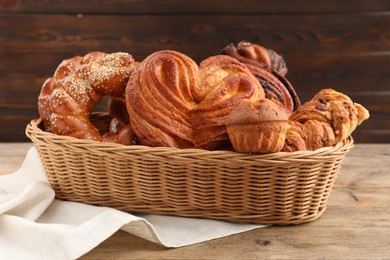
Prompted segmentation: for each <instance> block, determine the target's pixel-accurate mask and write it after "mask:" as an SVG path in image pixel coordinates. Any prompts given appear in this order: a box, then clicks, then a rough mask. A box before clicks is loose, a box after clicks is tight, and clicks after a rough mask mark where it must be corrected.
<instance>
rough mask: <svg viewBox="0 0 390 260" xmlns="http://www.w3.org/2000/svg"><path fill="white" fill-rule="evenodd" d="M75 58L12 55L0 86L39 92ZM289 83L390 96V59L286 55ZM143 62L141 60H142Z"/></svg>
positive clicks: (301, 88)
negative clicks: (63, 64) (63, 63)
mask: <svg viewBox="0 0 390 260" xmlns="http://www.w3.org/2000/svg"><path fill="white" fill-rule="evenodd" d="M72 55H73V54H71V53H69V54H58V53H53V54H51V53H9V54H7V55H5V56H1V55H0V58H1V60H2V61H3V62H1V63H0V76H1V78H0V84H1V86H7V88H8V89H9V88H16V87H18V88H27V87H28V88H38V87H40V86H41V85H42V83H43V82H44V80H45V79H46V78H47V77H50V76H51V75H52V74H53V73H54V70H55V69H56V67H57V66H58V64H59V63H60V62H61V61H62V60H63V59H64V58H69V57H71V56H72ZM285 59H286V62H287V65H288V68H289V72H288V74H287V76H286V77H287V79H288V80H290V82H291V83H292V84H293V86H294V87H295V88H296V89H297V91H298V92H299V93H304V92H306V93H308V94H309V95H314V94H315V93H316V92H317V91H318V90H319V89H322V88H327V87H330V88H336V89H340V91H342V92H347V93H348V94H354V93H371V92H373V91H376V92H378V91H379V92H389V91H390V75H389V68H390V55H382V56H376V55H372V56H369V55H363V56H339V55H336V54H335V55H326V56H324V55H320V56H316V55H285ZM139 60H141V59H139ZM19 90H20V89H17V90H15V91H16V92H17V91H19Z"/></svg>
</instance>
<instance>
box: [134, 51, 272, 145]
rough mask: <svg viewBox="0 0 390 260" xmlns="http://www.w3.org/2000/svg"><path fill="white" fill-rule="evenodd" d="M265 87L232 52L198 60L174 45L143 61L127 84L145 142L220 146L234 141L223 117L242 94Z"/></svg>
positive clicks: (255, 95)
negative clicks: (229, 135) (174, 47)
mask: <svg viewBox="0 0 390 260" xmlns="http://www.w3.org/2000/svg"><path fill="white" fill-rule="evenodd" d="M264 96H265V94H264V90H263V88H262V87H261V85H260V84H259V82H258V81H257V80H256V78H255V77H254V76H253V75H252V73H251V72H250V71H249V70H248V68H247V67H246V66H245V65H244V64H242V63H240V62H239V61H237V60H236V59H234V58H231V57H228V56H225V55H217V56H212V57H210V58H208V59H206V60H204V61H203V62H202V63H201V64H200V65H199V67H198V65H197V64H196V63H195V62H194V61H193V60H192V59H191V58H189V57H188V56H186V55H184V54H182V53H179V52H176V51H170V50H166V51H158V52H155V53H153V54H151V55H150V56H148V57H147V58H146V59H145V60H143V61H142V62H141V64H140V65H139V67H138V69H137V71H136V72H135V74H134V75H133V76H132V77H131V78H130V80H129V82H128V86H127V88H126V102H127V108H128V112H129V115H130V118H131V124H132V128H133V129H134V132H135V133H136V136H137V137H138V139H139V141H140V143H141V144H144V145H149V146H168V147H176V148H192V147H195V148H203V149H217V148H221V147H223V146H224V145H226V144H230V142H229V137H228V135H227V132H226V126H225V124H224V120H225V119H226V117H227V116H228V115H229V113H230V111H231V110H232V109H233V108H234V107H235V106H236V105H237V104H238V102H240V100H242V99H249V100H252V101H255V100H259V99H263V98H264Z"/></svg>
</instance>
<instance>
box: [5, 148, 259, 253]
mask: <svg viewBox="0 0 390 260" xmlns="http://www.w3.org/2000/svg"><path fill="white" fill-rule="evenodd" d="M0 167H1V165H0ZM54 197H55V196H54V191H53V189H52V188H51V186H50V184H49V183H48V181H47V178H46V175H45V170H44V168H43V166H42V163H41V161H40V158H39V155H38V153H37V151H36V149H35V148H31V149H30V150H29V151H28V153H27V156H26V159H25V161H24V162H23V165H22V166H21V167H20V169H19V170H18V171H16V172H14V173H12V174H7V175H0V256H1V258H2V259H76V258H78V257H80V256H82V255H83V254H85V253H87V252H88V251H90V250H91V249H93V248H94V247H96V246H97V245H99V244H100V243H101V242H102V241H104V240H105V239H107V238H108V237H110V236H111V235H112V234H113V233H115V232H116V231H117V230H119V229H122V230H124V231H126V232H129V233H131V234H134V235H136V236H139V237H142V238H144V239H147V240H149V241H152V242H154V243H159V244H161V245H164V246H166V247H181V246H186V245H190V244H194V243H199V242H202V241H207V240H210V239H215V238H219V237H223V236H228V235H232V234H236V233H240V232H244V231H248V230H252V229H255V228H260V227H265V226H264V225H255V224H237V223H229V222H223V221H215V220H207V219H193V218H180V217H170V216H158V215H149V214H142V215H141V214H138V215H137V216H135V215H132V214H129V213H125V212H122V211H119V210H116V209H112V208H107V207H97V206H91V205H86V204H82V203H77V202H66V201H60V200H57V199H55V198H54ZM129 247H131V245H129Z"/></svg>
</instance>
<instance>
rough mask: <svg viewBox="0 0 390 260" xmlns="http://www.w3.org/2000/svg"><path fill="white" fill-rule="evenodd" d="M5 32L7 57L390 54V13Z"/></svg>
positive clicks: (43, 22)
mask: <svg viewBox="0 0 390 260" xmlns="http://www.w3.org/2000/svg"><path fill="white" fill-rule="evenodd" d="M10 25H11V26H10ZM0 28H1V29H0V32H1V38H2V40H1V42H0V48H1V49H2V50H3V52H5V53H8V52H21V53H26V52H34V53H41V52H45V53H46V52H59V53H61V52H64V51H65V50H66V52H68V53H69V52H73V53H85V52H88V51H90V50H91V49H92V50H98V49H100V50H106V51H116V50H126V51H128V52H131V53H137V54H141V55H142V54H144V55H145V54H147V53H150V52H152V51H155V50H158V49H176V50H178V51H182V52H185V53H187V54H189V55H190V54H194V55H198V56H199V55H200V58H202V57H205V56H209V53H210V52H211V53H215V52H218V51H219V50H221V48H223V47H224V46H226V45H227V44H229V43H231V42H233V43H237V42H239V41H241V40H247V41H252V42H258V43H262V44H264V45H266V46H267V47H269V48H272V49H274V50H276V51H277V52H280V53H281V54H283V55H288V54H307V53H316V54H328V53H340V52H342V54H343V55H351V54H356V53H360V54H362V55H363V54H367V53H368V54H375V55H381V54H383V53H387V54H389V50H390V34H389V33H388V32H389V28H390V13H385V14H381V15H377V14H374V15H367V14H359V15H347V16H345V15H340V14H336V15H334V14H332V15H302V16H295V15H281V16H279V15H269V16H261V15H258V16H212V15H204V16H196V15H188V16H183V15H173V16H163V17H161V16H107V15H103V16H95V15H91V16H88V15H86V16H83V17H81V18H79V17H77V16H67V15H3V16H0ZM202 54H203V55H202ZM195 58H196V57H195Z"/></svg>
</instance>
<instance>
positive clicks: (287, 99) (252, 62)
mask: <svg viewBox="0 0 390 260" xmlns="http://www.w3.org/2000/svg"><path fill="white" fill-rule="evenodd" d="M222 53H223V54H226V55H229V56H231V57H234V58H235V59H237V60H239V61H240V62H243V63H244V64H245V65H246V66H247V67H248V68H249V70H250V71H251V72H252V73H253V75H254V76H255V77H256V78H257V79H258V80H259V82H260V84H261V85H262V87H263V88H264V91H265V96H266V98H268V99H271V100H273V101H275V102H279V103H280V104H281V105H282V106H283V107H285V108H286V110H287V112H288V113H292V112H293V111H294V110H295V109H296V108H298V107H299V106H300V100H299V97H298V95H297V94H296V92H295V89H294V88H293V86H292V85H291V84H290V82H289V81H288V80H287V79H286V78H285V77H284V76H285V75H286V73H287V67H286V63H285V61H284V59H283V58H282V57H281V56H280V55H279V54H277V53H276V52H275V51H273V50H270V49H266V48H265V47H263V46H261V45H258V44H253V43H250V42H245V41H243V42H240V43H239V44H238V45H237V47H236V46H234V45H233V44H230V45H228V46H226V47H225V48H224V49H223V50H222Z"/></svg>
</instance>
